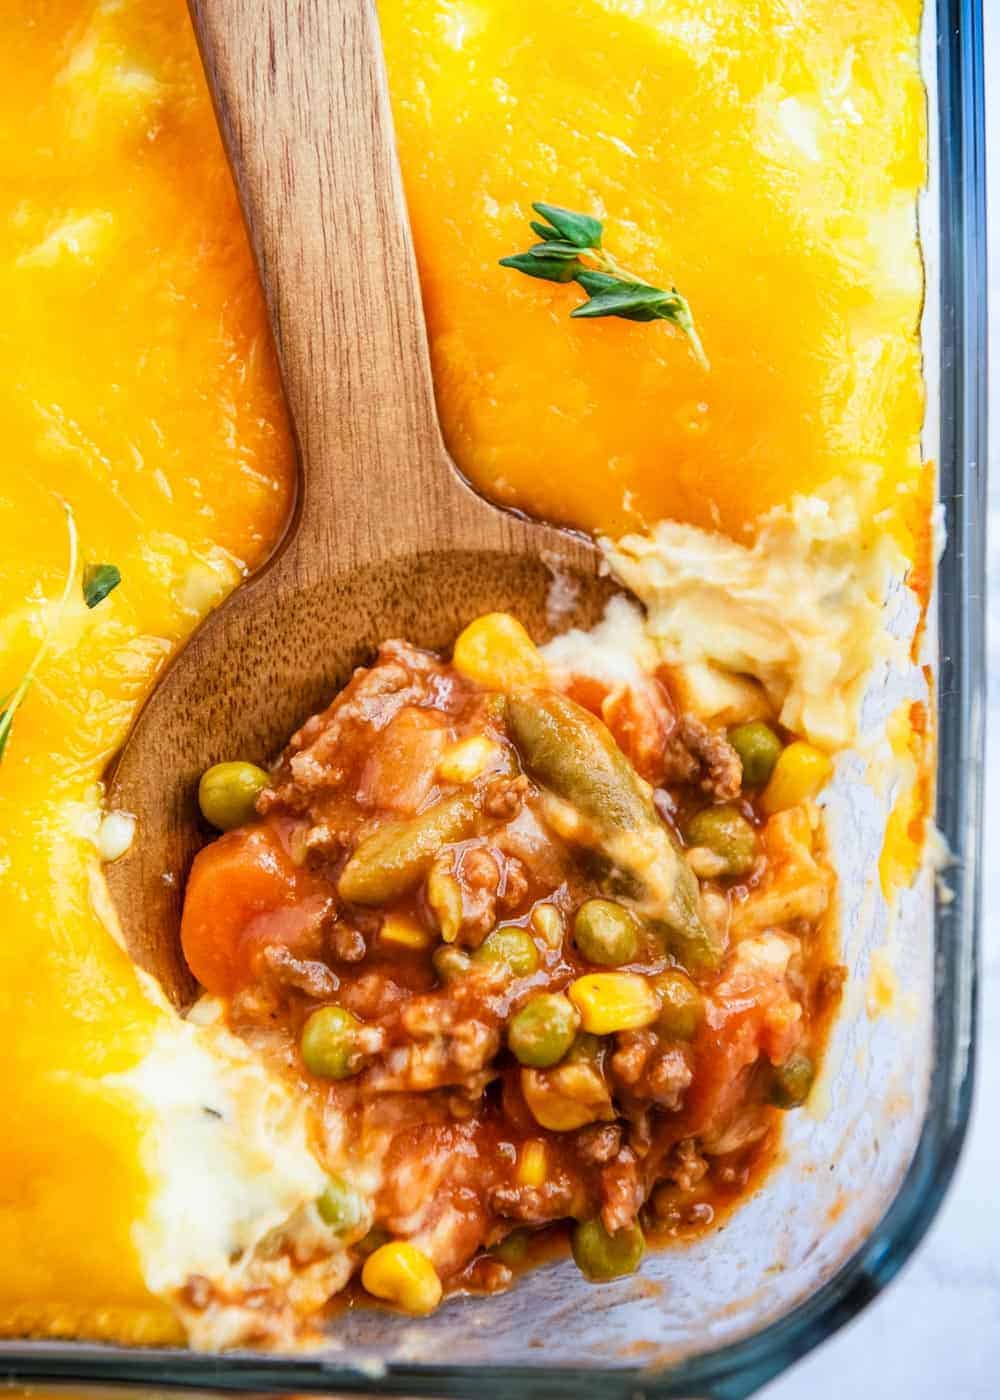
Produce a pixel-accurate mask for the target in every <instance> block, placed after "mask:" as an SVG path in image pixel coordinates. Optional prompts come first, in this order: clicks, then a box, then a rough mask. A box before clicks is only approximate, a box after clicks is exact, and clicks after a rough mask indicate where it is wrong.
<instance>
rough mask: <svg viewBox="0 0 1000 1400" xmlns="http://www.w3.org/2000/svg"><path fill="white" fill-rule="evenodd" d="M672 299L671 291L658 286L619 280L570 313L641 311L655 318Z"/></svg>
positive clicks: (580, 314)
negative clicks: (610, 287) (613, 286)
mask: <svg viewBox="0 0 1000 1400" xmlns="http://www.w3.org/2000/svg"><path fill="white" fill-rule="evenodd" d="M670 300H671V296H670V293H669V292H661V291H660V289H659V288H658V287H645V286H643V284H642V283H641V282H619V284H618V286H617V287H616V288H615V289H614V290H613V291H610V290H609V291H606V292H598V293H597V295H596V296H592V297H591V298H590V300H589V301H585V302H584V303H583V305H582V306H575V307H574V308H573V310H572V311H571V312H570V313H569V314H570V315H571V316H574V317H581V318H593V317H595V316H629V315H632V314H634V313H636V312H641V313H644V314H647V315H648V316H649V317H650V318H651V319H655V317H656V316H658V315H659V310H660V307H661V306H663V305H664V303H665V302H668V301H670Z"/></svg>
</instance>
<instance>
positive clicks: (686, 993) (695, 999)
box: [654, 967, 705, 1040]
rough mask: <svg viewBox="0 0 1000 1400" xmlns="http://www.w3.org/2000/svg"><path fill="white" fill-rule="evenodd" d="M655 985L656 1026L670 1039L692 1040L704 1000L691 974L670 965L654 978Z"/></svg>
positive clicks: (700, 1016) (702, 1012) (699, 1021)
mask: <svg viewBox="0 0 1000 1400" xmlns="http://www.w3.org/2000/svg"><path fill="white" fill-rule="evenodd" d="M654 985H655V987H656V991H657V993H658V995H659V998H660V1007H661V1010H660V1017H659V1020H658V1021H657V1026H658V1027H659V1029H660V1030H661V1031H662V1032H663V1034H664V1035H666V1036H669V1037H670V1039H671V1040H693V1039H694V1035H695V1032H696V1031H697V1029H698V1026H699V1024H700V1023H701V1018H702V1016H703V1015H704V1011H705V1004H704V1002H703V1001H702V997H701V993H700V992H699V991H698V988H697V987H696V986H695V985H694V983H693V982H692V981H691V978H690V977H687V976H686V975H685V974H684V973H683V972H681V971H680V969H679V968H675V967H671V968H668V969H667V971H666V972H661V973H660V974H659V976H658V977H656V978H655V979H654Z"/></svg>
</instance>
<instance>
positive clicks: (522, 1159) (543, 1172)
mask: <svg viewBox="0 0 1000 1400" xmlns="http://www.w3.org/2000/svg"><path fill="white" fill-rule="evenodd" d="M548 1169H549V1153H548V1148H547V1147H546V1146H545V1143H544V1142H540V1141H539V1139H538V1138H532V1140H531V1141H530V1142H526V1143H525V1144H524V1146H523V1147H522V1148H521V1152H520V1156H519V1157H518V1159H517V1181H518V1185H519V1186H536V1187H537V1186H544V1185H545V1178H546V1176H547V1174H548Z"/></svg>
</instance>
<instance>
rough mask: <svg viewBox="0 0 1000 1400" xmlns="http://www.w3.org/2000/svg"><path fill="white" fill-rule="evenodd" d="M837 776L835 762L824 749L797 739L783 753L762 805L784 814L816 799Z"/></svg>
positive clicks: (768, 810) (765, 791) (765, 792)
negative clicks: (791, 808) (834, 772)
mask: <svg viewBox="0 0 1000 1400" xmlns="http://www.w3.org/2000/svg"><path fill="white" fill-rule="evenodd" d="M832 772H833V761H832V759H831V758H830V757H829V755H828V754H825V753H824V752H823V751H822V749H817V748H814V747H813V745H812V744H807V743H805V742H804V741H803V740H802V739H796V740H795V742H794V743H793V744H789V745H788V748H787V749H783V750H782V752H781V754H780V755H779V757H778V761H777V763H776V764H775V765H774V771H773V773H772V774H771V777H770V780H769V782H768V784H767V787H766V788H765V789H764V792H763V794H762V795H761V799H760V804H761V806H762V807H763V809H764V811H765V812H781V811H784V809H785V808H786V807H794V806H796V805H797V804H798V803H799V802H805V801H806V799H807V798H809V797H815V796H816V794H817V793H818V792H819V790H820V788H821V787H823V786H825V784H826V783H827V782H828V781H829V779H830V775H831V774H832Z"/></svg>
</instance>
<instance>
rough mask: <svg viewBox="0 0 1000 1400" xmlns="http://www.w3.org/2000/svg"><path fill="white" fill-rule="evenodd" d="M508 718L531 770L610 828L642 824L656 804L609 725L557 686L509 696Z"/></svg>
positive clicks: (518, 746) (650, 814)
mask: <svg viewBox="0 0 1000 1400" xmlns="http://www.w3.org/2000/svg"><path fill="white" fill-rule="evenodd" d="M507 722H508V724H509V725H510V729H511V733H512V735H513V738H514V743H515V744H516V745H517V748H518V750H519V752H520V754H521V758H522V759H523V761H524V765H525V767H526V768H527V769H528V771H529V772H530V773H531V774H532V775H533V776H534V777H536V778H537V779H538V781H539V782H540V783H543V784H544V785H545V786H546V787H548V788H551V790H552V791H553V792H554V793H555V794H556V796H557V797H561V798H563V799H564V800H565V801H567V802H569V803H571V804H572V806H574V807H575V808H576V809H577V811H578V812H580V813H582V814H583V816H585V817H589V818H590V820H591V821H593V822H594V823H596V824H597V825H598V826H599V827H601V828H602V829H604V830H608V831H630V830H635V829H637V828H642V827H644V826H646V825H647V823H648V822H649V821H650V820H651V819H652V805H651V803H650V801H649V798H648V796H647V795H646V793H645V792H644V791H643V789H642V787H641V785H640V779H639V776H638V774H637V773H636V772H635V769H634V768H633V767H632V765H631V764H630V763H629V761H628V759H627V758H626V757H625V755H624V754H623V753H622V751H621V749H620V748H619V747H618V745H617V744H616V743H615V741H614V739H613V738H612V736H611V731H610V730H609V729H608V727H607V725H605V724H602V723H601V721H600V720H599V719H597V718H596V717H595V716H594V715H592V714H591V713H590V711H589V710H585V709H584V708H583V706H582V705H578V704H577V703H576V701H575V700H570V699H569V698H568V697H567V696H565V695H559V694H557V693H556V692H554V691H546V692H544V693H542V692H539V691H520V692H518V693H517V694H514V695H511V696H508V699H507Z"/></svg>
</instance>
